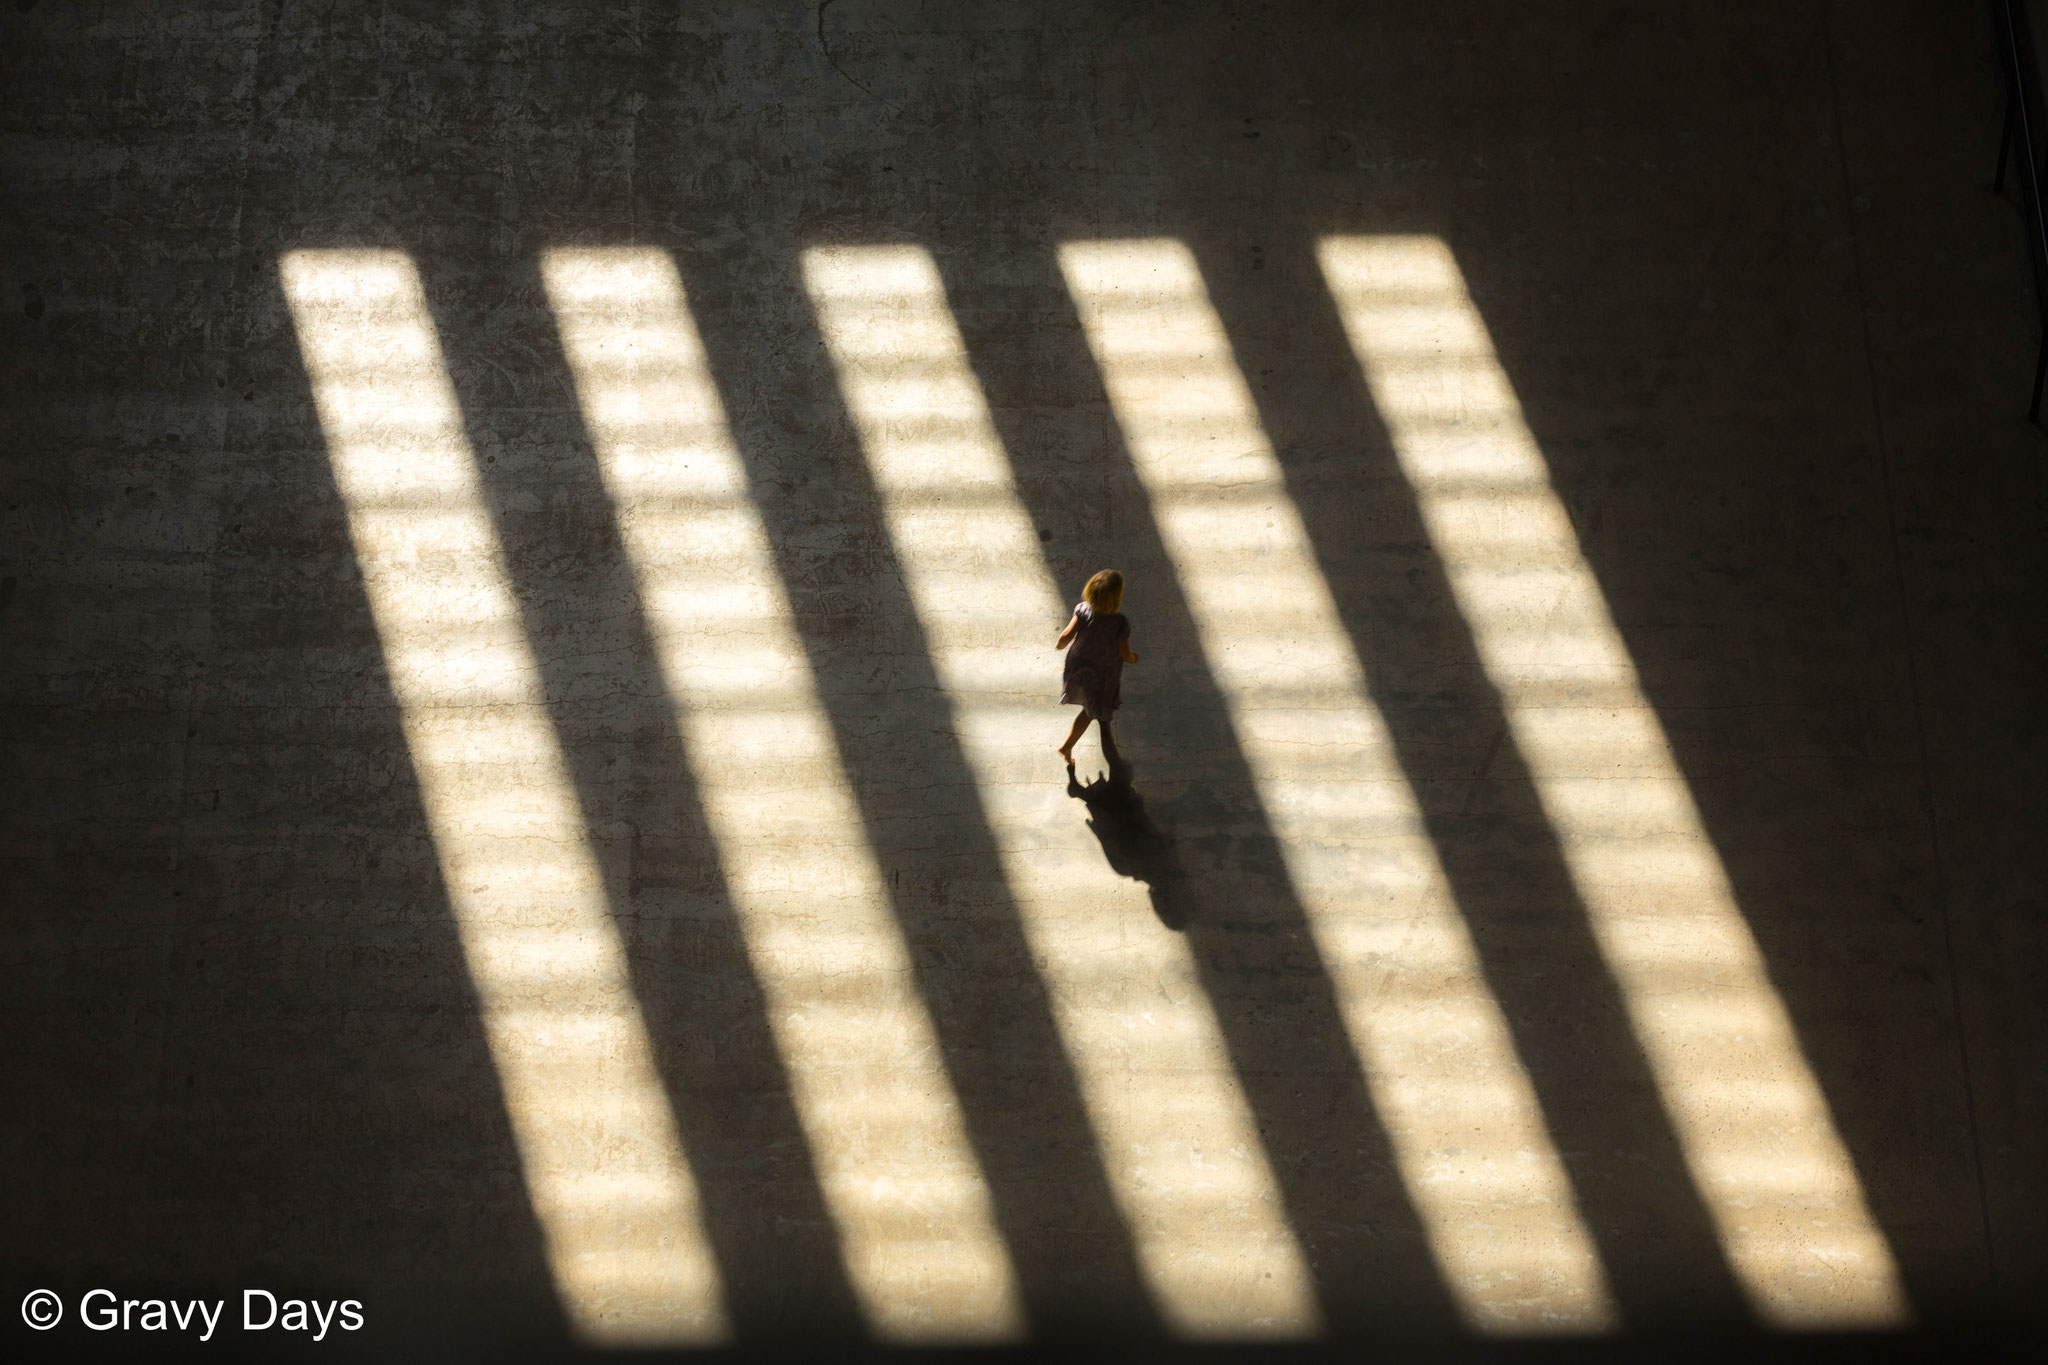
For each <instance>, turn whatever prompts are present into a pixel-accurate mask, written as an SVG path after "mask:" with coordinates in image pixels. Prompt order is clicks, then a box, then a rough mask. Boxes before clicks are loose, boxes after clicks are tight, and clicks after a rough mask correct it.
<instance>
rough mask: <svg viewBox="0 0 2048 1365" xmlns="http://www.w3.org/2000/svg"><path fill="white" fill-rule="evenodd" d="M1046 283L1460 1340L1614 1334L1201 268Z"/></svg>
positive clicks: (1511, 1057) (1163, 267) (1533, 1106)
mask: <svg viewBox="0 0 2048 1365" xmlns="http://www.w3.org/2000/svg"><path fill="white" fill-rule="evenodd" d="M1060 265H1061V269H1062V271H1063V272H1064V274H1065V277H1066V281H1067V286H1068V289H1069V291H1070V292H1071V293H1072V295H1073V298H1074V302H1075V304H1076V306H1077V308H1078V310H1079V312H1080V316H1081V322H1082V327H1083V329H1084V331H1085V332H1086V334H1087V338H1088V345H1089V348H1090V350H1091V351H1092V352H1093V354H1094V356H1095V359H1096V363H1097V365H1098V366H1099V368H1100V370H1101V372H1102V377H1103V382H1104V385H1105V387H1106V389H1107V391H1108V394H1109V400H1110V406H1111V409H1112V411H1113V412H1114V414H1115V417H1116V421H1117V424H1118V426H1119V428H1120V429H1121V431H1122V433H1123V437H1124V442H1125V444H1126V446H1127V447H1128V448H1129V451H1130V455H1131V459H1132V461H1133V463H1134V464H1135V465H1136V468H1137V473H1138V477H1139V481H1140V482H1141V483H1142V485H1143V486H1144V489H1145V493H1146V497H1147V499H1148V501H1149V503H1150V506H1151V511H1152V516H1153V519H1154V521H1155V523H1156V524H1157V525H1158V527H1159V533H1160V537H1161V539H1162V540H1163V541H1164V543H1165V546H1166V551H1167V555H1168V557H1169V558H1170V559H1171V561H1172V563H1173V567H1174V572H1175V575H1176V576H1177V578H1178V579H1179V583H1180V588H1181V591H1182V593H1183V594H1184V595H1185V596H1186V599H1187V602H1188V607H1189V610H1190V611H1191V612H1192V614H1193V616H1194V619H1195V625H1196V628H1197V631H1198V633H1199V635H1200V638H1201V641H1202V648H1203V654H1204V657H1205V659H1206V662H1207V665H1208V668H1209V671H1210V673H1211V675H1212V676H1213V677H1214V678H1215V679H1216V682H1217V685H1218V687H1219V688H1220V690H1221V692H1222V694H1223V698H1224V701H1225V703H1226V705H1227V706H1228V708H1229V713H1230V719H1231V725H1232V728H1233V729H1234V731H1235V733H1236V737H1237V742H1238V747H1239V748H1240V749H1241V750H1242V751H1243V753H1244V756H1245V759H1246V762H1247V763H1248V765H1249V766H1250V769H1251V773H1252V778H1253V781H1254V783H1255V785H1256V787H1257V789H1258V794H1259V798H1260V801H1261V804H1262V806H1263V808H1264V810H1265V814H1266V818H1267V820H1268V821H1269V822H1270V823H1271V826H1272V828H1273V831H1274V833H1275V835H1277V836H1278V839H1279V843H1280V849H1281V853H1282V856H1283V858H1284V860H1285V862H1286V866H1287V870H1288V875H1289V878H1290V880H1291V881H1292V883H1293V886H1294V890H1295V893H1296V895H1297V896H1298V897H1299V899H1300V902H1301V905H1302V908H1303V911H1304V913H1305V915H1306V917H1307V920H1308V924H1309V927H1310V930H1311V933H1312V935H1313V937H1314V940H1315V943H1316V947H1317V950H1318V952H1319V953H1320V955H1321V958H1322V962H1323V966H1324V968H1325V970H1326V971H1327V972H1328V974H1329V977H1330V980H1331V982H1332V983H1333V984H1334V986H1335V988H1336V995H1337V1000H1338V1002H1339V1006H1340V1009H1341V1011H1342V1015H1343V1019H1344V1023H1345V1026H1346V1030H1347V1032H1348V1034H1349V1036H1350V1038H1351V1040H1352V1044H1353V1046H1354V1048H1355V1049H1356V1051H1357V1054H1358V1056H1359V1057H1360V1059H1361V1060H1362V1063H1363V1068H1362V1069H1363V1072H1364V1077H1365V1080H1366V1082H1367V1085H1368V1086H1369V1088H1370V1091H1371V1094H1372V1097H1373V1101H1374V1104H1375V1106H1376V1107H1377V1109H1378V1111H1379V1115H1380V1118H1381V1120H1382V1122H1383V1123H1384V1124H1385V1126H1386V1130H1387V1134H1388V1137H1389V1139H1390V1140H1391V1142H1392V1145H1393V1149H1394V1154H1395V1158H1396V1161H1397V1164H1398V1165H1399V1167H1400V1171H1401V1176H1402V1179H1403V1181H1404V1183H1405V1185H1406V1187H1407V1190H1408V1194H1409V1197H1410V1199H1411V1200H1412V1202H1413V1203H1414V1206H1415V1208H1416V1209H1417V1211H1418V1213H1419V1214H1420V1216H1421V1219H1422V1223H1423V1227H1424V1231H1425V1232H1426V1234H1427V1237H1428V1241H1429V1245H1430V1248H1431V1250H1432V1252H1433V1253H1434V1255H1435V1257H1436V1261H1437V1265H1438V1268H1439V1270H1440V1271H1441V1272H1442V1274H1443V1278H1444V1281H1445V1283H1446V1284H1447V1285H1448V1286H1449V1287H1450V1289H1451V1291H1452V1294H1453V1295H1454V1297H1455V1298H1456V1301H1457V1302H1458V1304H1459V1305H1460V1307H1461V1309H1462V1311H1463V1313H1464V1315H1465V1318H1466V1320H1467V1321H1468V1322H1469V1323H1470V1324H1471V1325H1472V1326H1473V1327H1474V1328H1475V1329H1477V1330H1481V1331H1487V1332H1512V1333H1529V1332H1540V1331H1587V1330H1595V1329H1599V1328H1602V1327H1606V1326H1608V1325H1610V1324H1611V1323H1612V1322H1613V1318H1614V1310H1613V1306H1612V1304H1611V1302H1610V1299H1609V1295H1608V1290H1607V1285H1606V1281H1605V1276H1604V1274H1603V1272H1602V1268H1601V1265H1600V1262H1599V1258H1598V1255H1597V1253H1596V1251H1595V1249H1594V1247H1593V1243H1592V1239H1591V1237H1590V1236H1589V1234H1588V1233H1587V1231H1586V1229H1585V1227H1584V1226H1583V1224H1582V1222H1581V1220H1580V1217H1579V1214H1578V1210H1577V1206H1576V1202H1575V1199H1574V1196H1573V1193H1572V1188H1571V1182H1570V1179H1569V1177H1568V1175H1567V1174H1566V1172H1565V1169H1564V1166H1563V1163H1562V1162H1561V1161H1560V1160H1559V1158H1558V1154H1557V1151H1556V1149H1555V1147H1554V1146H1553V1145H1552V1143H1551V1139H1550V1135H1549V1133H1548V1132H1547V1131H1546V1129H1545V1125H1544V1122H1543V1117H1542V1114H1541V1111H1540V1109H1539V1107H1538V1104H1537V1100H1536V1096H1535V1093H1534V1090H1533V1088H1532V1087H1531V1085H1530V1082H1529V1078H1528V1075H1527V1074H1526V1072H1525V1071H1524V1069H1523V1067H1522V1065H1521V1063H1520V1061H1519V1060H1518V1058H1517V1056H1516V1053H1515V1048H1514V1044H1513V1041H1512V1039H1511V1037H1510V1034H1509V1031H1508V1028H1507V1024H1506V1021H1505V1019H1504V1018H1503V1016H1502V1014H1501V1010H1500V1007H1499V1005H1498V1004H1497V1003H1496V1002H1495V1000H1494V998H1493V996H1492V994H1491V992H1490V991H1489V990H1488V988H1487V985H1486V982H1485V979H1484V976H1483V974H1482V972H1481V968H1480V963H1479V957H1478V953H1477V951H1476V949H1475V947H1474V944H1473V942H1472V939H1471V935H1470V933H1469V931H1468V930H1467V928H1466V926H1465V923H1464V920H1463V918H1462V917H1461V915H1460V914H1459V912H1458V908H1457V905H1456V903H1455V901H1454V900H1453V898H1452V895H1451V891H1450V888H1449V885H1448V883H1447V882H1446V880H1445V877H1444V873H1443V869H1442V867H1441V865H1440V864H1439V862H1438V859H1437V856H1436V851H1435V848H1434V846H1433V845H1432V843H1431V842H1430V839H1429V835H1428V832H1427V831H1426V829H1425V828H1424V826H1423V822H1422V816H1421V811H1420V809H1419V807H1418V806H1417V804H1416V800H1415V796H1414V793H1413V791H1412V790H1411V789H1410V788H1409V785H1408V782H1407V779H1406V777H1405V776H1404V774H1403V772H1402V770H1401V767H1400V764H1399V761H1398V758H1397V756H1396V754H1395V752H1394V747H1393V741H1392V737H1391V735H1390V734H1389V732H1388V730H1387V727H1386V723H1385V721H1384V720H1383V719H1382V717H1381V716H1380V713H1379V710H1378V708H1377V707H1376V706H1375V705H1374V704H1373V702H1372V701H1371V699H1370V698H1369V697H1368V695H1367V694H1366V690H1365V682H1364V674H1363V670H1362V668H1361V666H1360V663H1359V660H1358V658H1357V655H1356V653H1355V652H1354V650H1353V648H1352V645H1351V643H1350V640H1349V638H1348V637H1347V635H1346V634H1345V631H1344V628H1343V625H1342V623H1341V621H1340V620H1339V618H1338V615H1337V608H1336V603H1335V602H1334V600H1333V599H1332V597H1331V595H1330V589H1329V586H1328V584H1327V583H1326V582H1325V580H1324V578H1323V575H1322V572H1321V570H1320V569H1319V568H1318V567H1317V565H1316V561H1315V553H1314V550H1313V548H1312V547H1311V546H1310V544H1309V541H1308V535H1307V531H1306V529H1305V527H1304V526H1303V524H1302V520H1301V515H1300V512H1299V511H1298V509H1297V508H1296V507H1295V505H1294V502H1293V500H1292V498H1291V497H1290V496H1289V494H1288V491H1287V488H1286V483H1285V479H1284V477H1283V475H1282V473H1281V470H1280V466H1279V462H1278V461H1277V460H1276V459H1275V458H1274V454H1273V451H1272V448H1271V446H1270V444H1269V443H1268V442H1267V440H1266V437H1265V434H1264V431H1263V429H1262V427H1261V425H1260V422H1259V419H1258V414H1257V410H1256V408H1255V407H1254V404H1253V399H1252V395H1251V392H1250V390H1249V389H1248V388H1247V386H1246V383H1245V380H1244V377H1243V375H1242V374H1241V373H1240V371H1239V369H1238V365H1237V362H1236V359H1235V357H1234V355H1233V354H1232V351H1231V347H1230V343H1229V341H1228V339H1227V338H1226V337H1225V335H1224V332H1223V326H1222V322H1221V320H1220V319H1219V318H1218V317H1217V315H1216V312H1215V309H1214V307H1213V306H1212V305H1211V303H1210V301H1209V298H1208V293H1207V290H1206V288H1205V286H1204V285H1203V282H1202V278H1201V274H1200V272H1199V270H1198V269H1197V267H1196V263H1195V260H1194V257H1193V256H1192V254H1191V253H1190V252H1189V250H1188V248H1187V247H1186V246H1185V245H1184V244H1183V243H1181V242H1179V241H1176V240H1172V239H1141V240H1121V241H1094V242H1070V243H1067V244H1065V245H1063V246H1062V247H1061V248H1060Z"/></svg>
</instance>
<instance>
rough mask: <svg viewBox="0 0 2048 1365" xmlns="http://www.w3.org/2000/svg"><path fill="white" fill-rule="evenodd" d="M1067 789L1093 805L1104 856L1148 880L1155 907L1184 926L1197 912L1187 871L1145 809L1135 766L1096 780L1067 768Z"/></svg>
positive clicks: (1166, 920) (1170, 923)
mask: <svg viewBox="0 0 2048 1365" xmlns="http://www.w3.org/2000/svg"><path fill="white" fill-rule="evenodd" d="M1067 795H1068V796H1071V797H1074V798H1076V799H1077V800H1079V801H1080V802H1081V804H1082V805H1084V806H1086V807H1087V808H1088V828H1089V829H1091V830H1093V831H1094V832H1095V838H1096V840H1097V841H1098V842H1099V843H1101V845H1102V856H1103V857H1105V858H1107V859H1108V860H1109V866H1110V868H1111V870H1112V871H1114V872H1115V873H1116V874H1117V875H1118V876H1122V877H1129V878H1130V879H1131V880H1133V881H1138V882H1143V883H1144V884H1145V889H1146V890H1147V891H1149V892H1150V893H1151V895H1152V913H1153V914H1155V915H1157V916H1159V922H1160V923H1161V924H1163V925H1165V926H1166V927H1167V928H1169V929H1175V930H1178V929H1182V928H1184V927H1186V925H1187V922H1188V920H1189V919H1191V918H1192V917H1193V915H1194V900H1193V897H1192V896H1191V895H1190V894H1189V888H1188V879H1187V873H1186V872H1185V871H1184V870H1183V869H1182V867H1181V864H1180V852H1179V850H1178V849H1176V848H1175V847H1174V844H1173V840H1172V839H1171V838H1170V837H1169V836H1168V835H1167V834H1166V833H1165V832H1164V831H1163V830H1161V829H1160V828H1159V826H1157V825H1155V824H1154V823H1152V817H1151V816H1149V815H1147V814H1146V813H1145V798H1144V797H1142V796H1140V795H1138V792H1137V789H1136V788H1135V787H1133V786H1132V785H1131V774H1130V769H1129V768H1128V767H1126V766H1124V765H1121V764H1118V765H1114V766H1112V768H1111V769H1110V771H1109V772H1108V773H1106V774H1104V775H1103V776H1101V777H1098V778H1096V779H1095V780H1094V781H1093V782H1089V783H1086V784H1084V783H1082V782H1081V781H1080V780H1079V779H1077V778H1076V777H1075V776H1074V770H1073V769H1072V768H1071V767H1069V768H1068V769H1067Z"/></svg>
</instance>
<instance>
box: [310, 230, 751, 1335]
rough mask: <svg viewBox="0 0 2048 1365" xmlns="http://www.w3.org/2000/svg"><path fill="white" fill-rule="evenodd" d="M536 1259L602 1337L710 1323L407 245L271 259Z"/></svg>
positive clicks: (712, 1311) (707, 1275)
mask: <svg viewBox="0 0 2048 1365" xmlns="http://www.w3.org/2000/svg"><path fill="white" fill-rule="evenodd" d="M279 274H280V276H281V278H282V281H283V285H284V292H285V298H286V301H287V302H288V303H289V305H290V307H291V313H292V320H293V323H294V325H295V326H296V328H297V332H298V339H299V349H300V353H301V355H302V356H303V357H304V360H305V366H306V374H307V376H308V378H309V379H310V380H311V381H312V389H313V398H314V403H315V406H316V407H317V409H318V412H319V416H320V425H321V428H322V430H323V431H324V433H325V435H326V438H327V448H328V457H329V459H330V461H331V463H332V466H333V470H334V478H335V483H336V484H337V486H338V487H339V488H340V491H341V495H342V499H343V501H344V503H345V504H346V505H347V510H348V524H349V532H350V535H351V537H352V539H353V541H354V545H355V552H356V559H357V562H358V564H359V565H360V566H361V569H362V575H363V584H364V588H365V591H366V592H367V594H368V596H369V602H370V612H371V615H372V617H373V618H374V619H375V622H376V626H377V633H378V636H379V638H380V640H381V641H382V643H383V647H384V658H385V666H386V669H387V670H388V672H389V675H390V678H391V686H392V690H393V692H394V693H395V694H396V696H397V699H398V704H399V708H400V710H401V712H402V714H403V718H404V729H405V737H406V743H407V746H408V747H409V749H410V751H411V754H412V761H413V769H414V772H415V773H416V774H417V776H418V780H419V788H420V797H421V801H422V802H423V804H424V806H425V808H426V816H427V823H428V828H429V830H430V832H431V834H432V836H433V840H434V846H435V849H436V851H437V852H438V854H439V856H440V861H441V869H442V875H443V878H444V880H445V882H446V886H447V893H448V899H449V903H450V906H451V907H452V909H453V911H454V914H455V924H456V929H457V932H458V934H459V936H460V938H461V942H462V949H463V954H464V956H465V958H466V960H467V962H468V965H469V973H470V979H471V981H472V982H473V983H474V985H475V987H476V992H477V998H478V1001H479V1004H480V1007H481V1011H482V1016H483V1026H484V1036H485V1038H486V1040H487V1041H488V1043H489V1046H490V1050H491V1056H492V1059H493V1060H494V1062H495V1063H496V1065H497V1070H498V1079H499V1084H500V1085H501V1086H502V1087H503V1090H504V1095H505V1104H506V1108H507V1111H508V1114H509V1116H510V1119H511V1125H512V1134H513V1138H514V1141H515V1142H516V1143H517V1145H518V1148H519V1156H520V1163H521V1167H522V1170H523V1171H524V1174H525V1178H526V1187H527V1193H528V1196H529V1197H530V1199H531V1200H532V1204H533V1210H534V1214H535V1217H536V1218H537V1219H538V1221H539V1223H540V1227H541V1232H542V1235H543V1236H544V1238H545V1239H546V1244H547V1255H548V1264H549V1266H550V1268H551V1270H552V1271H553V1274H554V1279H555V1285H556V1288H557V1290H558V1292H559V1293H560V1294H561V1296H562V1299H563V1303H564V1306H565V1307H566V1309H567V1311H568V1313H569V1316H570V1319H571V1321H572V1323H573V1324H574V1325H575V1327H576V1328H577V1329H578V1331H579V1333H580V1334H581V1335H583V1336H585V1337H586V1338H589V1339H591V1340H594V1341H598V1342H602V1343H607V1344H626V1343H658V1342H673V1343H688V1344H702V1343H710V1342H715V1341H718V1340H720V1339H722V1338H723V1337H724V1336H725V1335H726V1332H727V1327H726V1320H725V1310H724V1306H723V1301H722V1296H721V1290H720V1284H719V1276H718V1269H717V1266H716V1264H715V1263H714V1261H713V1259H712V1255H711V1251H710V1249H709V1247H708V1245H707V1243H706V1241H705V1237H704V1230H703V1227H702V1220H701V1214H700V1210H699V1205H698V1196H697V1189H696V1185H695V1183H694V1181H693V1179H692V1177H691V1173H690V1169H689V1165H688V1163H687V1161H686V1160H685V1158H684V1155H683V1150H682V1145H681V1142H680V1140H679V1138H678V1136H677V1133H676V1129H675V1120H674V1116H673V1115H672V1114H671V1112H670V1110H669V1108H668V1101H667V1098H666V1096H665V1095H664V1093H663V1090H662V1085H661V1081H660V1078H659V1077H658V1075H657V1074H656V1071H655V1067H654V1062H653V1058H652V1054H651V1051H650V1048H649V1044H648V1039H647V1034H646V1029H645V1026H644V1024H643V1023H642V1020H641V1017H640V1010H639V1006H638V1003H637V1001H636V1000H635V999H634V996H633V992H632V987H631V984H630V981H629V979H628V976H627V968H626V961H625V953H624V950H623V948H622V946H621V944H620V941H619V937H618V932H617V930H616V928H615V927H614V925H613V923H612V920H611V917H610V914H609V911H608V907H607V905H606V902H605V896H604V888H603V884H602V882H601V881H600V879H599V875H598V871H597V867H596V864H595V862H594V860H593V858H592V855H591V850H590V846H589V843H588V840H587V838H586V834H585V826H584V821H583V815H582V812H581V810H580V809H579V808H578V804H577V800H576V797H575V793H574V791H573V789H572V788H571V787H570V785H569V780H568V775H567V771H566V769H565V768H564V765H563V759H562V754H561V751H560V749H559V747H558V745H557V741H556V738H555V734H554V730H553V727H552V726H551V724H550V722H549V718H548V712H547V706H546V701H545V698H544V696H543V694H542V690H541V685H540V681H539V675H538V673H537V671H536V667H535V663H534V659H533V654H532V650H531V649H530V648H529V646H528V644H527V641H526V637H525V634H524V632H523V630H522V628H521V625H520V620H519V611H518V607H517V605H516V603H515V602H514V601H513V598H512V593H511V589H510V587H509V585H508V583H507V580H506V577H505V567H504V555H503V552H502V550H501V548H500V546H499V544H498V541H497V536H496V533H495V531H494V530H493V528H492V525H491V520H490V516H489V513H488V511H487V509H486V508H485V506H484V504H483V500H482V494H481V489H480V487H479V484H478V481H477V472H476V468H475V463H474V457H473V455H472V453H471V451H470V448H469V443H468V440H467V438H466V437H465V435H464V433H463V426H462V416H461V413H460V411H459V410H458V408H457V406H456V399H455V394H454V391H453V389H452V388H451V387H450V384H449V381H448V376H447V372H446V369H445V367H444V366H443V363H442V359H441V350H440V345H439V342H438V341H437V339H436V337H435V334H434V327H433V323H432V320H431V319H430V318H429V316H428V313H427V305H426V299H425V296H424V294H423V293H422V291H421V288H420V283H419V278H418V275H417V273H416V271H415V270H414V268H413V264H412V261H411V260H410V259H409V258H408V257H406V256H405V255H403V254H402V253H399V252H395V251H366V250H333V251H294V252H290V253H288V254H287V255H285V256H284V257H283V258H282V259H281V261H280V262H279Z"/></svg>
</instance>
